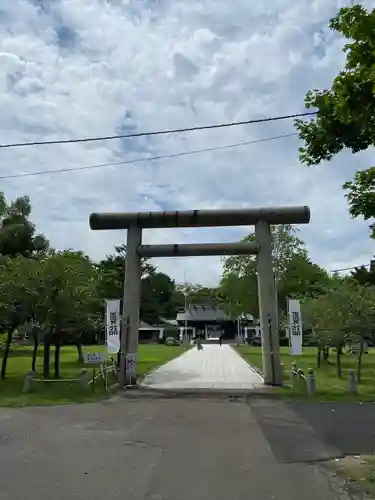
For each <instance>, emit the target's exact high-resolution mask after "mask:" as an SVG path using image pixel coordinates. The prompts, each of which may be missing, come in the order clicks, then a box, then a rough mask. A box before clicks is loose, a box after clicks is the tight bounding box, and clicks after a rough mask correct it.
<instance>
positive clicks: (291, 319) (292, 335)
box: [288, 299, 303, 354]
mask: <svg viewBox="0 0 375 500" xmlns="http://www.w3.org/2000/svg"><path fill="white" fill-rule="evenodd" d="M288 326H289V341H290V354H302V352H303V350H302V317H301V306H300V302H299V300H295V299H289V300H288Z"/></svg>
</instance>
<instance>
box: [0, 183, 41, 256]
mask: <svg viewBox="0 0 375 500" xmlns="http://www.w3.org/2000/svg"><path fill="white" fill-rule="evenodd" d="M30 215H31V204H30V199H29V197H28V196H23V197H19V198H16V199H15V200H14V201H12V202H11V203H10V204H7V202H6V200H5V197H4V194H3V193H1V192H0V228H1V236H0V253H1V254H2V255H9V256H15V255H23V256H24V257H31V256H35V255H37V254H40V253H43V252H45V251H47V250H48V248H49V242H48V240H47V239H46V238H45V237H44V236H43V235H42V234H35V225H34V224H33V223H32V222H31V221H30Z"/></svg>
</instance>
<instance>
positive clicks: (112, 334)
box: [105, 299, 120, 354]
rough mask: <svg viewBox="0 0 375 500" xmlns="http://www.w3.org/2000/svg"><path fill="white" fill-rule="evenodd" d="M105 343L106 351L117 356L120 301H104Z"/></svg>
mask: <svg viewBox="0 0 375 500" xmlns="http://www.w3.org/2000/svg"><path fill="white" fill-rule="evenodd" d="M105 342H106V344H107V351H108V352H109V353H111V354H117V353H118V352H119V350H120V299H111V300H106V328H105Z"/></svg>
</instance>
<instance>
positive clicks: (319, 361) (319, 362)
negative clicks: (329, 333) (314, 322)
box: [316, 346, 322, 368]
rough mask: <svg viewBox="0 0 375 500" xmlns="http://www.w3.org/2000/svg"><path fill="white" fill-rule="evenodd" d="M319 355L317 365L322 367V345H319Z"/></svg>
mask: <svg viewBox="0 0 375 500" xmlns="http://www.w3.org/2000/svg"><path fill="white" fill-rule="evenodd" d="M316 354H317V356H316V365H317V367H318V368H320V366H321V364H322V348H321V347H320V346H318V350H317V353H316Z"/></svg>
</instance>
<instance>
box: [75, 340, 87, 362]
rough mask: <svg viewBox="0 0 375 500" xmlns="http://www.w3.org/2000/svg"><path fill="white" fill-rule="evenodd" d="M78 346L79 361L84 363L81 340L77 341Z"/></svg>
mask: <svg viewBox="0 0 375 500" xmlns="http://www.w3.org/2000/svg"><path fill="white" fill-rule="evenodd" d="M76 347H77V354H78V363H84V362H85V359H84V356H83V349H82V344H81V342H77V344H76Z"/></svg>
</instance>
